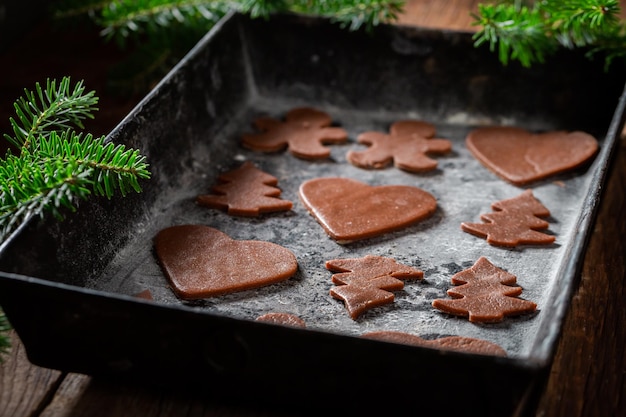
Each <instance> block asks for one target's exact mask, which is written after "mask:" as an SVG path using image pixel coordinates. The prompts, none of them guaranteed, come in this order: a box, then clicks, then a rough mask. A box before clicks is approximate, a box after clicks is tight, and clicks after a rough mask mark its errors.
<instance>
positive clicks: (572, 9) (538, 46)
mask: <svg viewBox="0 0 626 417" xmlns="http://www.w3.org/2000/svg"><path fill="white" fill-rule="evenodd" d="M529 3H530V4H529V5H526V4H525V3H524V2H520V1H501V2H497V3H496V4H480V5H479V7H478V14H476V15H474V19H475V22H474V23H475V24H476V25H479V26H482V29H481V30H480V31H479V32H477V33H476V34H475V36H474V40H475V45H476V46H477V47H478V46H481V45H483V44H488V45H489V48H490V49H491V50H492V51H496V49H497V51H498V57H499V59H500V61H501V62H502V63H503V64H505V65H506V64H508V62H509V61H511V60H517V61H519V62H520V63H521V64H522V65H523V66H526V67H529V66H531V65H532V64H533V63H543V62H544V61H545V58H546V57H547V56H548V55H550V54H552V53H554V52H555V51H556V50H557V49H559V48H561V47H565V48H569V49H573V48H587V49H588V50H589V51H591V53H590V54H589V55H595V54H598V53H600V52H606V60H607V61H606V62H607V65H608V63H610V61H611V60H613V59H615V58H617V57H620V56H624V53H623V50H624V49H626V42H625V38H626V36H625V35H624V34H625V32H626V30H625V26H624V24H623V23H622V22H621V21H620V19H619V14H620V5H619V1H618V0H543V1H536V2H529Z"/></svg>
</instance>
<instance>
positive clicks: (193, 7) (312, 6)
mask: <svg viewBox="0 0 626 417" xmlns="http://www.w3.org/2000/svg"><path fill="white" fill-rule="evenodd" d="M403 5H404V0H109V1H106V0H84V1H81V0H63V1H60V2H57V5H56V6H55V10H56V12H55V17H57V19H77V18H78V16H80V15H82V16H83V17H84V16H89V18H90V19H91V21H92V22H93V23H95V24H96V25H97V26H98V27H99V28H100V29H101V34H102V35H103V36H104V37H105V39H107V40H114V41H115V42H117V43H118V44H119V45H120V46H123V47H127V46H128V44H129V43H131V44H132V46H133V48H134V54H133V56H131V57H130V58H129V59H128V61H127V62H124V63H123V64H122V65H120V66H119V67H118V68H115V69H114V70H113V71H112V73H111V74H110V75H111V78H110V84H111V87H114V89H115V91H120V92H145V91H146V90H148V89H149V88H150V87H151V86H152V85H153V83H154V80H158V79H160V78H162V76H164V75H165V74H166V73H167V71H169V69H170V68H171V67H172V66H173V65H174V64H175V63H176V62H178V61H179V60H180V59H181V58H182V56H183V55H184V54H185V53H186V52H187V51H188V50H189V49H190V48H191V47H192V46H193V45H194V44H195V43H196V42H197V41H198V39H199V38H200V37H201V36H202V35H203V34H205V33H206V32H207V31H208V30H209V29H210V28H211V27H213V25H214V24H215V23H216V22H217V21H218V20H219V19H221V18H222V17H223V16H225V15H226V14H227V13H228V12H229V11H237V12H240V13H243V14H249V15H250V16H251V17H253V18H267V17H268V16H270V15H271V14H273V13H280V12H295V13H300V14H308V15H319V16H326V17H329V18H330V19H331V20H333V21H334V22H337V23H338V24H340V25H341V26H342V27H346V28H349V29H351V30H356V29H359V28H361V27H365V28H368V29H371V28H373V27H374V26H376V25H378V24H380V23H383V22H393V21H395V20H396V19H397V16H398V14H399V13H400V12H401V10H402V8H403Z"/></svg>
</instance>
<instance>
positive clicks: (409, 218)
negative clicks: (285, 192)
mask: <svg viewBox="0 0 626 417" xmlns="http://www.w3.org/2000/svg"><path fill="white" fill-rule="evenodd" d="M300 198H301V200H302V202H303V203H304V205H305V206H306V208H307V209H308V210H309V211H310V212H311V214H313V216H314V217H315V218H316V219H317V221H318V222H319V223H320V224H321V225H322V227H323V228H324V230H325V231H326V233H328V235H329V236H330V237H332V238H333V239H335V240H336V241H337V242H338V243H348V242H352V241H355V240H361V239H367V238H371V237H374V236H378V235H381V234H384V233H387V232H391V231H394V230H398V229H401V228H404V227H406V226H409V225H411V224H414V223H416V222H418V221H420V220H423V219H425V218H427V217H430V216H431V215H432V214H433V213H434V212H435V210H436V209H437V200H435V197H433V196H432V195H431V194H429V193H428V192H426V191H424V190H421V189H419V188H417V187H411V186H406V185H380V186H370V185H368V184H365V183H362V182H359V181H356V180H353V179H349V178H337V177H332V178H315V179H312V180H309V181H306V182H304V183H303V184H302V185H301V186H300Z"/></svg>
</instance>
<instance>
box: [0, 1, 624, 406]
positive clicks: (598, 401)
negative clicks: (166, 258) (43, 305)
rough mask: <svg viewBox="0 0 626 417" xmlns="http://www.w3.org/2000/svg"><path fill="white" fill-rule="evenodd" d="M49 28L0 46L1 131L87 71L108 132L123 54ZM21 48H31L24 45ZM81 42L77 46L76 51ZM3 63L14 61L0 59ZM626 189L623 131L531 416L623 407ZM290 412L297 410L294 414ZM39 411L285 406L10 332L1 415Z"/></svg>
mask: <svg viewBox="0 0 626 417" xmlns="http://www.w3.org/2000/svg"><path fill="white" fill-rule="evenodd" d="M478 3H479V1H472V0H447V1H446V0H410V1H409V2H408V3H407V5H406V8H405V14H404V15H402V16H401V17H400V19H399V22H400V23H402V24H411V25H419V26H427V27H437V28H450V29H463V30H473V27H472V26H471V23H472V18H471V16H470V12H471V11H474V10H476V7H477V4H478ZM624 3H625V2H624V1H622V8H624ZM49 31H51V29H50V27H48V26H45V25H44V26H43V27H41V28H38V29H36V30H34V31H33V33H31V34H29V35H28V36H26V37H25V39H23V40H22V41H21V42H22V43H21V44H19V43H18V44H16V47H15V48H10V49H9V51H5V52H3V53H2V54H0V57H1V58H2V60H1V61H0V62H2V71H4V72H5V73H6V74H5V75H4V76H2V77H0V83H1V84H0V105H1V107H0V128H1V130H0V131H2V132H6V131H7V127H6V124H5V121H6V120H7V119H8V116H9V115H11V114H12V113H13V110H12V108H11V104H12V102H13V100H14V99H15V98H17V97H18V96H19V95H20V94H21V93H22V88H24V87H28V86H32V85H34V83H35V82H37V81H39V82H41V81H43V80H45V78H46V77H60V76H63V75H72V76H73V79H84V80H86V82H85V83H86V85H88V86H89V88H90V89H95V90H96V91H98V94H99V96H100V97H101V101H100V108H101V109H102V110H101V113H102V114H100V113H99V119H98V122H97V123H96V124H94V125H92V126H91V129H92V130H93V131H95V132H94V133H96V134H100V132H99V131H98V129H101V131H102V133H106V132H108V130H110V129H111V128H112V127H113V126H115V125H116V124H117V123H118V122H119V121H120V120H121V119H122V118H123V117H124V115H125V114H126V113H128V111H129V110H130V109H131V108H132V106H133V105H134V103H135V102H136V100H137V99H138V98H137V97H135V98H132V97H131V98H129V99H125V100H120V99H118V98H112V97H107V96H106V94H104V95H103V94H102V92H104V91H106V89H105V88H104V83H105V81H104V79H105V78H106V70H107V68H109V67H110V65H111V63H112V62H110V61H114V60H116V59H118V58H119V54H117V53H116V52H114V51H113V52H112V51H111V48H112V47H111V45H108V46H107V45H104V44H103V43H102V42H101V41H100V40H99V39H98V38H97V34H94V35H93V36H86V37H82V38H80V39H77V38H75V37H71V36H69V35H66V36H67V38H66V39H65V41H66V42H61V43H59V42H55V43H54V46H55V47H57V49H54V50H52V49H51V47H50V46H49V45H47V44H46V43H45V42H44V43H43V44H41V45H38V46H37V47H36V48H35V47H34V45H33V44H34V43H37V42H39V40H41V39H42V37H45V36H47V34H48V33H49ZM98 45H102V46H98ZM37 48H38V49H37ZM25 49H28V50H29V54H20V51H21V50H25ZM33 49H34V50H33ZM77 50H81V51H82V52H81V54H80V55H79V56H78V57H77V56H76V51H77ZM103 51H105V52H106V53H105V52H103ZM11 54H13V55H11ZM22 55H24V56H22ZM16 56H17V57H18V59H17V60H16ZM46 57H47V58H48V60H46ZM8 62H11V63H13V65H5V63H8ZM42 63H45V65H43V64H42ZM625 195H626V140H624V139H622V140H621V142H620V146H619V148H618V150H617V152H616V154H615V158H614V160H613V163H612V165H611V169H610V172H609V177H608V182H607V184H606V187H605V189H604V190H603V193H602V203H601V206H600V211H599V214H598V217H597V220H596V223H595V226H594V229H593V234H592V236H591V241H590V244H589V247H588V250H587V253H586V256H585V261H584V266H583V270H582V276H581V282H580V285H579V287H578V289H577V290H576V291H575V293H574V297H573V299H572V303H571V307H570V309H569V311H568V314H567V316H566V320H565V324H564V327H563V334H562V337H561V338H560V341H559V343H558V349H557V353H556V357H555V359H554V364H553V366H552V368H551V372H550V376H549V379H548V382H547V385H546V387H545V391H544V394H543V396H542V398H541V400H540V403H539V406H538V409H537V413H536V416H537V417H603V416H607V417H608V416H611V417H614V416H616V417H620V416H626V378H625V376H626V326H625V323H626V308H625V304H626V271H625V269H626V243H624V241H625V239H626V211H625V208H626V205H625ZM289 415H290V416H292V417H295V416H296V415H298V413H290V414H289ZM36 416H45V417H60V416H68V417H70V416H71V417H78V416H81V417H82V416H89V417H100V416H102V417H113V416H116V417H120V416H121V417H125V416H142V417H153V416H154V417H157V416H159V417H165V416H171V417H178V416H196V417H204V416H207V417H208V416H225V417H226V416H233V417H235V416H236V417H248V416H250V417H252V416H255V417H258V416H268V417H279V416H282V414H281V413H279V412H276V411H271V410H262V409H258V408H246V407H243V406H237V405H227V404H221V403H219V402H216V401H211V400H207V399H206V398H203V397H200V396H196V395H194V394H192V393H186V392H171V391H166V390H160V389H155V388H149V387H145V386H141V385H134V384H130V383H120V382H112V381H106V380H98V379H94V378H91V377H88V376H84V375H78V374H66V373H61V372H59V371H54V370H49V369H44V368H39V367H36V366H33V365H32V364H30V362H29V361H28V359H27V357H26V353H25V350H24V347H23V345H22V344H21V343H20V341H19V339H18V338H17V336H15V335H14V334H13V347H12V349H11V352H10V354H9V355H8V356H7V357H5V361H4V363H2V364H1V365H0V417H36Z"/></svg>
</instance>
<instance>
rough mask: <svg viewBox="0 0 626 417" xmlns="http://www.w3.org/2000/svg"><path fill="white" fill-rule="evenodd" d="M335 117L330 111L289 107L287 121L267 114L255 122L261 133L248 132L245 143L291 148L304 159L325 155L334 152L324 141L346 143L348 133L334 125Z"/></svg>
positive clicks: (259, 147)
mask: <svg viewBox="0 0 626 417" xmlns="http://www.w3.org/2000/svg"><path fill="white" fill-rule="evenodd" d="M331 123H332V119H331V118H330V116H328V115H327V114H326V113H324V112H322V111H319V110H316V109H311V108H306V107H304V108H297V109H293V110H291V111H289V112H288V113H287V116H286V117H285V121H284V122H283V121H280V120H276V119H272V118H269V117H263V118H259V119H257V120H255V122H254V125H255V127H256V128H257V129H259V130H260V131H261V133H257V134H246V135H243V137H242V143H243V146H245V147H247V148H250V149H253V150H255V151H261V152H278V151H282V150H283V149H285V148H287V147H288V148H289V152H291V153H292V154H293V155H294V156H296V157H298V158H302V159H323V158H328V157H329V156H330V149H329V148H328V147H326V146H324V144H331V143H343V142H346V141H347V140H348V133H347V132H346V131H345V130H344V129H341V128H339V127H331V126H330V124H331Z"/></svg>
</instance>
